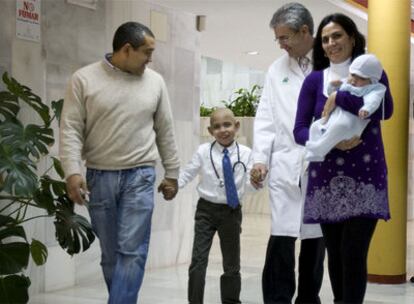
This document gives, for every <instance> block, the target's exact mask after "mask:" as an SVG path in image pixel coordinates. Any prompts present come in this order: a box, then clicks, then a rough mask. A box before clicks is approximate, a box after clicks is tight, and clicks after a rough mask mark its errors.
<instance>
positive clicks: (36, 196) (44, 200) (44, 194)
mask: <svg viewBox="0 0 414 304" xmlns="http://www.w3.org/2000/svg"><path fill="white" fill-rule="evenodd" d="M33 203H34V204H35V205H36V207H39V208H42V209H45V210H46V211H47V214H49V215H52V214H54V212H55V210H56V206H55V204H54V197H53V195H52V193H51V192H50V190H49V188H46V189H44V188H38V189H36V191H35V192H34V193H33Z"/></svg>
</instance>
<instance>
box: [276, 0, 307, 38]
mask: <svg viewBox="0 0 414 304" xmlns="http://www.w3.org/2000/svg"><path fill="white" fill-rule="evenodd" d="M279 25H286V26H288V27H289V28H291V29H292V30H294V31H296V32H298V31H299V30H300V28H301V27H302V26H303V25H307V26H308V28H309V33H310V34H311V35H313V18H312V15H311V13H310V12H309V10H308V9H307V8H306V7H304V6H303V5H302V4H300V3H297V2H291V3H288V4H285V5H283V6H282V7H280V8H279V9H278V10H277V11H276V12H275V13H274V14H273V17H272V20H270V27H271V28H275V27H277V26H279Z"/></svg>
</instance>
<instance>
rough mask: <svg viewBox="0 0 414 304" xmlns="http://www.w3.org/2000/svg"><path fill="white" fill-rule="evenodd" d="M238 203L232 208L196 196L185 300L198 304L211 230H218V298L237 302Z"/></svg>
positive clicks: (238, 283) (208, 251)
mask: <svg viewBox="0 0 414 304" xmlns="http://www.w3.org/2000/svg"><path fill="white" fill-rule="evenodd" d="M241 222H242V213H241V206H240V205H239V206H238V207H237V208H235V209H233V208H231V207H229V206H227V205H224V204H215V203H211V202H209V201H206V200H204V199H202V198H200V199H199V201H198V204H197V210H196V214H195V226H194V243H193V253H192V258H191V264H190V268H189V271H188V275H189V277H188V278H189V279H188V301H189V303H191V304H202V303H203V298H204V285H205V279H206V270H207V264H208V255H209V253H210V248H211V245H212V242H213V237H214V234H215V233H216V231H217V233H218V236H219V239H220V248H221V254H222V256H223V271H224V273H223V274H222V276H221V277H220V291H221V302H222V303H226V304H230V303H241V302H240V289H241V277H240V233H241Z"/></svg>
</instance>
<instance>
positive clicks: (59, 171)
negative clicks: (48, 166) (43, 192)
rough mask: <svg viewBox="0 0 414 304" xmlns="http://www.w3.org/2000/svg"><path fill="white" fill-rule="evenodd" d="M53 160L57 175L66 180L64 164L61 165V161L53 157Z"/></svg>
mask: <svg viewBox="0 0 414 304" xmlns="http://www.w3.org/2000/svg"><path fill="white" fill-rule="evenodd" d="M52 159H53V167H55V171H56V173H57V174H59V176H60V178H62V179H63V178H65V172H64V171H63V168H62V164H61V163H60V160H58V159H57V158H56V157H52Z"/></svg>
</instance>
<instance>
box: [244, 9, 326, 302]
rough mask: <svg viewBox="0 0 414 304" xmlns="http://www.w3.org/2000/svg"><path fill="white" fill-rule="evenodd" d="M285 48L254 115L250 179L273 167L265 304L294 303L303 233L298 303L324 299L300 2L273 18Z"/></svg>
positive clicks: (307, 22) (308, 21)
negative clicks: (311, 197)
mask: <svg viewBox="0 0 414 304" xmlns="http://www.w3.org/2000/svg"><path fill="white" fill-rule="evenodd" d="M270 27H271V28H272V29H273V30H274V33H275V38H276V39H275V40H276V41H278V43H279V45H280V48H281V49H284V50H285V51H286V54H284V55H283V56H282V57H280V58H279V59H277V60H276V61H275V62H274V63H273V64H272V65H271V66H270V68H269V70H268V72H267V76H266V82H265V85H264V89H263V92H262V97H261V100H260V104H259V107H258V110H257V113H256V118H255V121H254V144H253V160H254V167H253V170H252V173H251V182H252V184H253V185H254V186H255V187H257V188H258V187H261V186H262V183H263V181H264V179H265V178H266V176H267V173H269V177H268V187H269V194H270V202H271V212H272V228H271V236H270V239H269V242H268V245H267V253H266V262H265V266H264V269H263V277H262V289H263V300H264V303H265V304H270V303H291V301H292V298H293V295H294V293H295V286H296V284H295V241H296V239H297V238H300V239H301V250H300V255H299V279H298V296H297V298H296V300H295V303H320V299H319V290H320V287H321V284H322V277H323V260H324V256H325V247H324V244H323V239H322V233H321V230H320V227H319V225H304V224H303V222H302V213H303V202H304V194H305V192H306V191H305V190H306V173H305V171H306V164H305V162H304V147H302V146H299V145H297V144H296V143H295V140H294V138H293V133H292V132H293V126H294V122H295V116H296V108H297V100H298V96H299V92H300V89H301V86H302V82H303V80H304V78H305V77H306V75H307V74H308V73H310V72H311V70H312V67H311V63H310V58H311V56H310V54H309V52H310V51H311V49H312V46H313V37H312V34H313V20H312V16H311V14H310V13H309V11H308V10H307V9H306V8H305V7H304V6H303V5H301V4H299V3H289V4H286V5H284V6H282V7H281V8H279V9H278V10H277V11H276V12H275V14H274V15H273V18H272V20H271V22H270Z"/></svg>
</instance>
